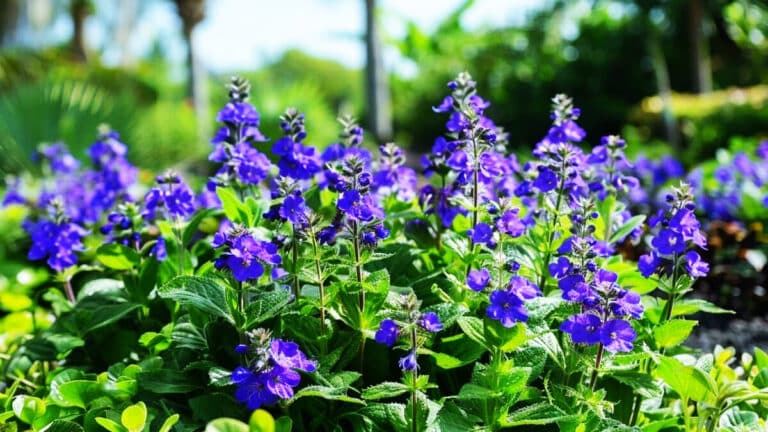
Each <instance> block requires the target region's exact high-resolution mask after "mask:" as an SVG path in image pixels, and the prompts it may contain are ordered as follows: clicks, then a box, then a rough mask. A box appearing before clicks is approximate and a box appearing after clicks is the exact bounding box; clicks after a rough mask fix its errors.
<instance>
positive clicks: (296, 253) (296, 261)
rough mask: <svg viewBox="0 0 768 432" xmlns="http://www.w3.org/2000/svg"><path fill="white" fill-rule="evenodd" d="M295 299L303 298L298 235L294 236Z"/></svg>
mask: <svg viewBox="0 0 768 432" xmlns="http://www.w3.org/2000/svg"><path fill="white" fill-rule="evenodd" d="M292 243H293V244H292V245H291V248H292V252H293V298H294V299H295V300H298V299H299V297H301V287H300V286H299V241H298V240H297V239H296V233H295V232H294V234H293V242H292Z"/></svg>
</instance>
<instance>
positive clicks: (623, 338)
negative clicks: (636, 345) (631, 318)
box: [574, 319, 637, 353]
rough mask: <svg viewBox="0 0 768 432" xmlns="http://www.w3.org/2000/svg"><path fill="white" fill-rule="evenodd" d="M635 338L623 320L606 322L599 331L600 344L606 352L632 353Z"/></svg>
mask: <svg viewBox="0 0 768 432" xmlns="http://www.w3.org/2000/svg"><path fill="white" fill-rule="evenodd" d="M636 338H637V333H635V330H634V329H633V328H632V325H630V324H629V322H627V321H625V320H620V319H614V320H609V321H606V322H605V324H603V326H602V328H601V329H600V342H601V343H602V344H603V346H604V347H605V349H606V350H607V351H610V352H613V353H616V352H630V351H632V346H633V345H632V342H633V341H634V340H635V339H636ZM574 342H575V341H574Z"/></svg>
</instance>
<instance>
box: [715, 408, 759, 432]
mask: <svg viewBox="0 0 768 432" xmlns="http://www.w3.org/2000/svg"><path fill="white" fill-rule="evenodd" d="M720 427H721V428H727V430H733V431H737V430H739V431H741V430H744V431H747V430H754V431H760V430H762V428H761V426H760V416H758V415H757V414H756V413H754V412H752V411H743V410H741V409H739V407H733V408H731V409H729V410H728V411H726V412H725V413H723V415H722V416H721V417H720Z"/></svg>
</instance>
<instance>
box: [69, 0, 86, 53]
mask: <svg viewBox="0 0 768 432" xmlns="http://www.w3.org/2000/svg"><path fill="white" fill-rule="evenodd" d="M69 14H70V17H71V19H72V28H73V32H72V41H71V42H70V52H71V54H72V58H73V59H74V60H75V61H76V62H80V63H85V61H86V60H88V57H87V54H86V52H85V19H86V18H88V15H90V14H91V5H90V2H89V1H88V0H72V3H71V4H70V8H69Z"/></svg>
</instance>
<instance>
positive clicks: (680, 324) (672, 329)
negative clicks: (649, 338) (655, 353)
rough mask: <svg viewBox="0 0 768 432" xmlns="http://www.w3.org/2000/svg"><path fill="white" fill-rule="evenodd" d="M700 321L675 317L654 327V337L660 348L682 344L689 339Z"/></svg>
mask: <svg viewBox="0 0 768 432" xmlns="http://www.w3.org/2000/svg"><path fill="white" fill-rule="evenodd" d="M697 324H698V321H695V320H683V319H673V320H669V321H667V322H665V323H664V324H662V325H660V326H658V327H656V328H655V329H653V339H654V340H655V341H656V346H657V347H658V348H669V347H673V346H677V345H680V344H681V343H683V342H685V340H686V339H688V336H690V335H691V332H692V331H693V328H694V327H696V325H697Z"/></svg>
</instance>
